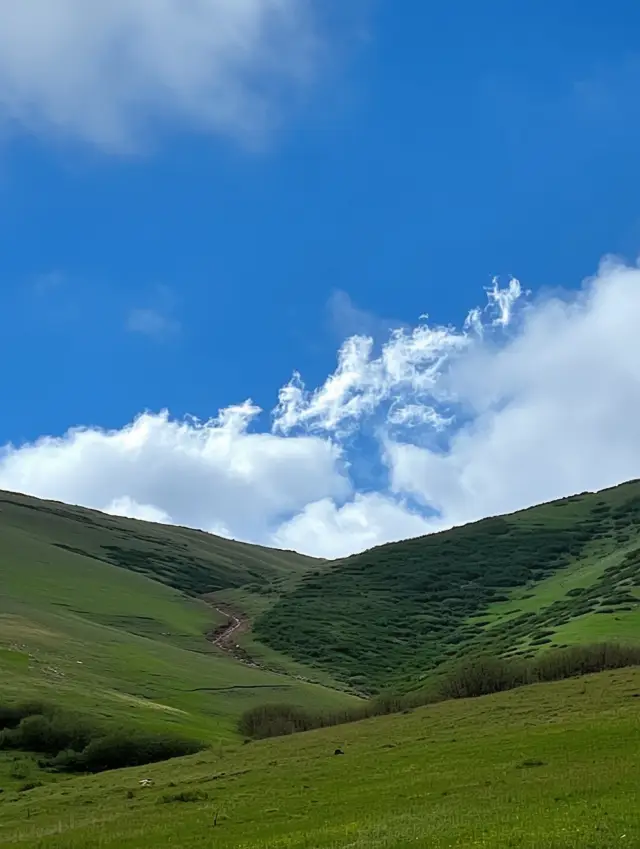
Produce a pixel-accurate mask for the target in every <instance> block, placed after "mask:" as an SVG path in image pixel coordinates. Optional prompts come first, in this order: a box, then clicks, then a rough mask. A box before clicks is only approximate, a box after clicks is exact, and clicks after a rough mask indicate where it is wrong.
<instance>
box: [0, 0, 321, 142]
mask: <svg viewBox="0 0 640 849" xmlns="http://www.w3.org/2000/svg"><path fill="white" fill-rule="evenodd" d="M315 8H316V3H315V2H314V0H190V1H189V2H186V0H91V2H87V0H55V2H53V0H29V2H15V0H0V115H1V116H2V117H3V118H4V120H5V122H7V123H8V124H10V125H13V126H22V127H25V128H27V129H28V130H36V131H42V132H45V133H47V134H50V135H56V136H66V137H69V138H72V139H77V140H81V141H84V142H89V143H91V144H94V145H98V146H100V147H102V148H106V149H110V150H118V151H122V150H129V149H131V147H132V146H136V145H137V144H138V143H139V142H140V141H141V139H142V138H144V136H145V134H146V131H147V129H148V128H149V126H150V125H156V126H157V125H158V124H159V123H160V124H167V123H169V124H171V123H173V122H176V121H177V122H179V123H180V124H181V125H187V126H191V127H194V128H197V129H202V130H205V131H210V132H214V133H218V134H222V135H227V136H233V137H235V138H240V139H243V140H244V141H249V142H253V141H255V139H256V137H259V136H260V135H261V134H263V133H264V131H265V130H266V129H267V128H268V127H269V126H270V125H271V124H272V123H273V121H274V114H275V113H276V112H277V107H278V103H279V100H280V99H281V95H282V94H283V93H284V92H285V91H289V90H294V89H295V88H297V87H299V86H300V85H307V84H308V82H309V81H310V80H311V79H312V78H313V76H314V73H315V71H316V69H317V66H318V61H319V55H320V52H321V51H320V33H319V30H318V27H317V26H316V22H315V18H314V11H315Z"/></svg>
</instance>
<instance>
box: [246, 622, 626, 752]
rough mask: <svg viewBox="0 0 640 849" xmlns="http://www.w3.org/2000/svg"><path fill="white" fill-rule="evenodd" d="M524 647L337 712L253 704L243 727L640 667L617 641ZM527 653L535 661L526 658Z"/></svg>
mask: <svg viewBox="0 0 640 849" xmlns="http://www.w3.org/2000/svg"><path fill="white" fill-rule="evenodd" d="M540 639H548V638H546V637H542V638H540ZM518 651H519V652H520V653H521V654H524V655H525V657H520V658H516V657H513V658H509V659H507V658H501V657H492V656H489V655H484V656H480V657H474V658H472V659H469V660H466V661H464V662H463V663H461V664H458V665H457V666H454V667H453V668H452V669H450V670H449V671H448V672H445V673H444V674H442V675H441V676H440V677H439V679H434V680H432V681H431V682H430V683H428V684H427V686H426V687H425V688H424V689H422V690H419V691H416V692H413V693H408V694H405V695H396V696H394V695H391V694H386V695H382V696H379V697H378V698H376V699H372V700H371V701H369V702H367V703H365V704H363V705H358V706H357V707H355V708H351V709H348V710H344V711H340V712H337V713H332V714H326V713H325V714H312V713H309V712H307V711H304V710H302V709H300V708H298V707H295V706H293V705H263V706H261V707H256V708H252V709H251V710H248V711H247V712H246V713H244V714H243V715H242V717H241V718H240V722H239V725H238V728H239V731H240V733H241V734H243V735H244V736H245V737H246V738H252V739H261V738H265V737H279V736H282V735H286V734H295V733H297V732H299V731H310V730H311V729H314V728H324V727H329V726H333V725H344V724H346V723H350V722H359V721H360V720H363V719H369V718H371V717H374V716H381V715H385V714H391V713H393V714H395V713H406V712H408V711H410V710H411V709H412V708H416V707H420V706H424V705H428V704H433V703H436V702H442V701H447V700H449V699H466V698H475V697H477V696H486V695H490V694H491V693H498V692H502V691H503V690H512V689H514V688H516V687H521V686H523V685H525V684H533V683H537V682H543V681H557V680H560V679H563V678H572V677H575V676H579V675H587V674H590V673H593V672H602V671H604V670H606V669H621V668H624V667H628V666H640V646H631V645H629V646H625V645H619V644H617V643H602V644H595V645H586V646H575V647H572V648H567V647H560V648H557V649H553V650H551V651H548V652H547V653H546V654H543V655H541V656H538V657H535V656H533V657H531V652H529V651H525V650H524V649H520V650H518ZM527 656H529V659H525V658H526V657H527Z"/></svg>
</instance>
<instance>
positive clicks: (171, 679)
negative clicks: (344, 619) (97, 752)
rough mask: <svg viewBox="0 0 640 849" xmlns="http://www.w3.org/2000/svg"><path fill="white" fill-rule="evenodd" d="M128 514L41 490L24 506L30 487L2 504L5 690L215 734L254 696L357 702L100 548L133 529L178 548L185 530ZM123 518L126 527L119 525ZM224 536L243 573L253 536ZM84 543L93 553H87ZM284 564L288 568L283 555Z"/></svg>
mask: <svg viewBox="0 0 640 849" xmlns="http://www.w3.org/2000/svg"><path fill="white" fill-rule="evenodd" d="M38 504H40V505H41V506H42V510H40V509H39V507H38ZM34 505H35V506H34ZM58 508H59V509H58ZM51 511H53V512H51ZM85 513H86V515H85ZM87 518H88V519H89V524H88V525H87V527H85V524H86V522H85V519H87ZM122 521H123V522H124V524H121V520H112V518H111V517H107V516H100V514H94V513H90V512H86V511H85V512H83V511H80V510H76V509H75V508H63V507H62V506H58V505H54V507H53V508H52V507H51V505H50V504H48V503H45V502H36V501H35V500H33V499H30V500H29V506H28V507H24V506H23V505H22V504H21V501H20V497H15V499H14V500H11V498H9V497H8V496H5V500H4V501H2V503H0V681H1V682H2V684H1V686H0V697H2V698H4V699H6V698H9V699H19V700H24V699H26V698H42V699H44V700H45V701H47V702H54V703H58V704H61V705H63V706H66V707H70V708H74V709H78V710H80V711H81V712H86V713H89V714H91V715H92V716H97V717H102V718H104V719H109V720H115V721H121V722H123V723H125V722H126V723H128V724H132V723H133V724H137V725H139V726H141V727H144V728H148V729H151V730H154V729H155V730H162V729H167V730H176V731H180V732H183V733H187V734H189V735H192V736H197V737H198V739H205V740H212V739H233V738H234V737H235V734H236V730H235V729H236V723H237V718H238V716H239V715H240V714H241V713H242V712H243V711H244V710H246V709H247V708H248V707H251V706H252V705H254V704H258V703H263V702H270V701H271V702H273V701H282V700H283V699H285V700H287V701H292V702H294V703H297V704H299V705H301V706H302V705H304V706H308V707H311V706H315V705H316V704H318V705H320V706H321V707H325V706H326V707H327V708H328V709H335V708H338V707H340V706H342V705H345V704H352V703H353V702H354V699H353V698H351V697H349V696H347V695H346V694H344V693H342V692H339V691H336V690H332V689H328V688H324V687H321V686H314V685H312V684H308V683H305V682H302V681H299V680H296V679H295V678H293V677H291V676H285V675H277V674H273V673H270V672H266V671H263V670H260V669H253V668H249V667H247V666H243V665H241V664H239V663H237V662H235V661H234V660H232V659H231V658H229V657H227V656H225V655H223V654H222V653H221V652H219V651H218V650H216V649H214V648H213V647H212V646H211V644H210V642H208V641H207V640H206V638H205V634H206V632H207V631H208V630H210V629H211V628H213V627H215V625H216V624H219V619H220V617H219V616H218V615H217V614H216V613H215V611H214V610H213V608H212V607H211V606H210V605H208V604H205V602H204V601H201V600H198V599H196V598H193V597H191V596H188V595H185V594H184V593H183V592H181V591H180V590H178V589H174V588H173V587H171V586H168V585H167V584H165V583H161V582H158V581H154V580H152V579H151V578H150V577H149V575H150V574H151V571H150V567H149V569H146V568H145V569H143V570H142V571H141V572H138V571H134V570H132V569H128V568H122V567H120V566H117V565H113V564H112V563H110V562H107V561H105V560H102V559H100V555H99V550H98V547H96V546H97V542H96V540H97V539H99V542H100V545H109V540H112V541H113V539H114V538H118V534H120V533H121V532H124V531H123V529H125V530H127V529H128V530H127V532H128V533H129V535H130V544H131V545H133V544H134V543H135V545H139V546H141V545H142V544H143V543H144V539H143V537H144V536H146V535H149V536H150V535H152V534H153V535H154V538H156V539H157V540H159V541H160V542H161V541H162V533H163V531H164V530H166V533H167V534H168V535H169V542H168V543H167V550H169V551H170V550H171V545H170V541H171V539H173V535H174V534H175V533H178V532H179V533H182V531H180V529H178V530H177V531H176V529H172V528H169V529H163V528H162V527H160V526H147V525H144V524H140V523H135V522H129V523H127V521H126V520H122ZM112 522H113V523H114V527H116V528H117V529H118V530H112V531H109V527H110V525H111V523H112ZM92 523H93V524H92ZM101 523H104V526H103V524H101ZM96 524H97V525H100V530H99V531H98V530H97V529H96V527H94V525H96ZM129 525H131V528H129ZM87 528H88V530H87ZM150 528H151V530H149V529H150ZM133 532H135V534H137V536H134V534H133ZM98 533H99V537H96V534H98ZM186 533H187V532H184V534H185V535H186ZM199 537H200V535H196V541H197V543H198V545H200V544H201V543H200V539H199ZM185 538H186V536H185ZM213 540H214V543H215V545H218V542H219V543H220V545H223V544H224V546H223V547H226V551H227V554H229V552H230V551H231V552H232V553H233V554H234V557H236V559H237V563H236V567H234V568H235V569H236V572H235V573H234V574H235V575H236V577H237V575H238V574H240V573H241V572H242V570H243V569H245V568H248V567H247V566H246V564H244V565H243V563H242V562H241V555H242V554H243V552H244V547H241V549H240V554H238V552H237V551H236V550H235V549H234V548H233V546H234V544H233V543H229V542H228V541H226V540H222V541H217V542H216V540H215V538H213ZM160 542H158V543H157V544H158V545H159V544H160ZM154 544H156V543H154ZM207 544H208V543H207ZM61 545H64V546H67V547H61ZM149 545H150V544H149ZM212 545H213V543H212ZM70 547H73V548H75V549H76V550H75V551H71V550H70ZM85 550H86V551H87V552H89V551H91V550H93V551H94V555H93V556H92V555H90V554H88V553H87V554H81V553H77V552H79V551H85ZM149 550H150V551H153V548H150V549H149ZM202 556H203V557H204V555H202ZM269 556H270V557H272V558H274V560H273V564H275V557H276V555H275V554H274V553H273V552H272V553H271V554H270V555H269ZM260 557H262V554H260ZM149 562H151V561H149ZM273 564H271V565H273ZM174 565H175V569H176V570H178V569H179V568H181V567H180V563H178V562H176V564H174ZM271 565H270V566H269V568H271ZM214 566H215V568H216V569H218V565H216V564H215V563H214ZM220 568H221V567H220ZM251 568H253V567H251ZM265 568H266V567H265ZM273 570H274V571H277V570H279V571H280V572H282V574H283V575H284V574H288V573H287V571H286V568H285V567H284V566H282V565H281V564H280V565H279V566H277V570H276V565H273Z"/></svg>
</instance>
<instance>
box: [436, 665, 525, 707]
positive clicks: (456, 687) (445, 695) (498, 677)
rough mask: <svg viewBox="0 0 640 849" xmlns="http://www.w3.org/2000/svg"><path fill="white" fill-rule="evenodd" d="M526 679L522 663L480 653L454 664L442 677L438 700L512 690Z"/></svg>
mask: <svg viewBox="0 0 640 849" xmlns="http://www.w3.org/2000/svg"><path fill="white" fill-rule="evenodd" d="M529 680H530V676H529V670H528V668H527V665H526V664H524V663H522V662H520V661H517V660H504V659H502V658H495V657H490V656H483V657H477V658H473V659H471V660H468V661H464V662H463V663H461V664H460V665H459V666H457V667H455V668H454V669H453V670H452V671H451V672H450V673H449V674H448V675H446V676H445V677H444V678H443V679H442V681H441V683H440V688H439V693H440V696H441V697H442V699H467V698H473V697H475V696H487V695H489V694H490V693H499V692H501V691H502V690H512V689H513V688H514V687H519V686H521V685H522V684H527V683H529Z"/></svg>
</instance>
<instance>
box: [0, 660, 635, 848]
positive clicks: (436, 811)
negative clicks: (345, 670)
mask: <svg viewBox="0 0 640 849" xmlns="http://www.w3.org/2000/svg"><path fill="white" fill-rule="evenodd" d="M639 699H640V670H639V669H626V670H619V671H616V672H607V673H601V674H599V675H594V676H588V677H585V678H582V679H574V680H570V681H563V682H559V683H554V684H543V685H534V686H532V687H525V688H522V689H519V690H514V691H511V692H508V693H500V694H497V695H495V696H487V697H483V698H481V699H472V700H463V701H459V702H450V703H444V704H440V705H434V706H431V707H428V708H424V709H421V710H416V711H414V712H412V713H408V714H406V715H397V716H390V717H379V718H376V719H372V720H368V721H366V722H361V723H358V724H355V725H348V726H342V727H339V728H332V729H324V730H321V731H314V732H310V733H308V734H303V735H296V736H295V737H290V738H282V739H278V740H269V741H263V742H260V743H252V744H250V745H248V746H238V745H219V746H216V747H214V748H213V749H211V751H208V752H204V753H201V754H199V755H195V756H193V757H190V758H185V759H179V760H176V761H171V762H168V763H164V764H156V765H153V766H147V767H142V768H138V769H133V770H122V771H117V772H112V773H105V774H102V775H99V776H94V777H82V778H71V779H66V780H64V781H61V782H59V783H56V784H55V785H49V786H44V787H36V788H35V789H32V790H28V791H23V792H19V791H18V790H16V789H15V788H14V787H11V788H8V789H7V790H6V791H5V793H3V794H0V843H3V844H6V845H10V846H13V847H16V848H17V849H18V848H19V847H24V849H85V847H87V846H91V847H96V849H143V847H144V849H146V847H149V846H154V847H169V846H175V847H180V849H204V847H210V846H216V847H219V849H225V847H229V849H231V847H234V849H235V847H237V849H267V847H269V848H271V847H283V849H400V847H406V846H416V847H424V849H427V847H428V849H445V847H446V849H449V847H458V849H471V847H486V849H498V847H500V848H501V847H513V849H516V847H517V849H587V847H593V849H596V847H597V849H613V847H620V846H630V847H633V846H638V845H640V809H639V808H638V805H637V762H638V757H639V756H640V735H639V734H638V709H639ZM336 746H340V747H341V748H342V750H343V751H344V756H339V757H336V756H334V754H333V752H334V749H335V748H336ZM141 778H150V779H152V781H153V784H152V785H151V786H150V787H144V788H143V787H141V786H140V784H139V780H140V779H141ZM216 817H217V820H216ZM214 822H215V823H216V824H215V825H214Z"/></svg>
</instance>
